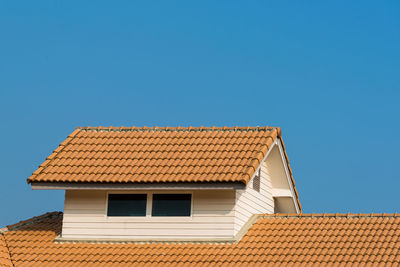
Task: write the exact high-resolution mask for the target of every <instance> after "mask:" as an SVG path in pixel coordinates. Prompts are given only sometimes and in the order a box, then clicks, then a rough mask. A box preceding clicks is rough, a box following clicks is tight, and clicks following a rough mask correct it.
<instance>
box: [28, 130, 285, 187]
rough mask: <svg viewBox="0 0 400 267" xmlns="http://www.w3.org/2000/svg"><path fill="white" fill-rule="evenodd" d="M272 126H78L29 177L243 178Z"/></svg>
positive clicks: (269, 139) (264, 149)
mask: <svg viewBox="0 0 400 267" xmlns="http://www.w3.org/2000/svg"><path fill="white" fill-rule="evenodd" d="M279 135H280V129H279V128H272V127H246V128H243V127H223V128H218V127H200V128H194V127H187V128H182V127H177V128H170V127H167V128H158V127H154V128H147V127H146V128H137V127H120V128H114V127H107V128H103V127H97V128H91V127H86V128H77V129H76V130H75V131H74V132H73V133H72V134H71V135H69V136H68V138H67V139H66V140H65V141H64V142H62V143H61V144H60V146H59V147H58V148H57V149H56V150H55V151H54V152H53V154H51V155H50V156H49V157H48V158H47V160H46V161H45V162H44V163H43V164H42V165H40V167H39V168H38V169H37V170H36V171H35V172H34V173H33V174H32V176H31V177H29V178H28V182H96V183H99V182H101V183H148V182H151V183H154V182H241V183H247V182H248V181H249V180H250V178H251V177H252V175H253V174H254V171H255V169H256V168H257V167H258V165H259V164H260V161H261V160H262V159H263V157H264V156H265V154H266V153H267V151H268V149H269V147H270V146H271V145H272V143H273V142H274V140H275V139H276V138H277V137H278V136H279Z"/></svg>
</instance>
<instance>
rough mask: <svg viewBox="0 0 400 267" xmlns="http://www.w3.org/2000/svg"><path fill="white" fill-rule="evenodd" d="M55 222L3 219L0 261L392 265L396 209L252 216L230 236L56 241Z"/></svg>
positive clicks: (52, 217) (396, 260)
mask: <svg viewBox="0 0 400 267" xmlns="http://www.w3.org/2000/svg"><path fill="white" fill-rule="evenodd" d="M61 223H62V213H60V212H53V213H47V214H44V215H42V216H38V217H34V218H32V219H29V220H26V221H23V222H20V223H17V224H14V225H11V226H8V227H7V228H6V229H5V230H4V231H3V233H0V266H160V265H165V266H189V265H190V266H192V265H193V266H204V265H206V266H314V265H318V266H368V265H371V266H399V265H400V238H399V237H400V215H399V214H312V215H310V214H300V215H293V214H273V215H267V214H265V215H259V217H258V220H257V221H256V222H255V224H254V225H253V226H252V227H251V228H250V229H249V230H248V232H247V233H246V235H245V236H244V237H243V238H242V239H241V240H240V241H238V242H236V243H209V242H204V243H183V242H182V243H179V242H178V243H173V242H167V243H163V242H159V243H132V242H131V243H129V242H121V243H107V242H99V243H85V242H70V243H68V242H65V243H59V242H56V241H55V237H56V236H58V235H59V234H60V233H61ZM370 225H373V226H374V229H376V230H375V232H374V234H373V235H369V233H367V232H365V231H361V230H360V229H364V228H365V226H370ZM310 230H313V234H312V237H310V234H309V232H310ZM266 236H268V238H266ZM355 237H359V238H355ZM10 255H11V257H10Z"/></svg>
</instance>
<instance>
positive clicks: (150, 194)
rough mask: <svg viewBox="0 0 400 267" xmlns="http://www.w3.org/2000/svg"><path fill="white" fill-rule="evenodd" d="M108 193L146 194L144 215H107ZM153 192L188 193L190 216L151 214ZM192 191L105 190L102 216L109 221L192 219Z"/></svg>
mask: <svg viewBox="0 0 400 267" xmlns="http://www.w3.org/2000/svg"><path fill="white" fill-rule="evenodd" d="M110 194H129V195H131V194H147V202H146V216H108V215H107V211H108V195H110ZM154 194H171V195H175V194H190V216H152V215H151V213H152V209H153V195H154ZM193 195H194V194H193V191H159V190H157V191H151V192H148V191H146V192H143V191H107V193H106V203H105V210H104V216H105V217H106V219H107V220H109V221H129V222H134V221H138V222H140V221H142V222H145V221H166V220H168V219H172V220H174V221H177V220H182V221H185V220H192V218H193Z"/></svg>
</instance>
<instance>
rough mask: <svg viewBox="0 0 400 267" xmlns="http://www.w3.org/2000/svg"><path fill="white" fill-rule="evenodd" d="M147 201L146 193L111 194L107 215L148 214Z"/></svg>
mask: <svg viewBox="0 0 400 267" xmlns="http://www.w3.org/2000/svg"><path fill="white" fill-rule="evenodd" d="M146 202H147V195H146V194H110V195H108V210H107V216H146Z"/></svg>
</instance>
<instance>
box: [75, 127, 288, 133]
mask: <svg viewBox="0 0 400 267" xmlns="http://www.w3.org/2000/svg"><path fill="white" fill-rule="evenodd" d="M76 130H80V131H103V132H107V131H108V132H123V131H127V132H129V131H132V132H134V131H137V132H146V131H148V132H155V131H160V132H187V131H189V132H196V131H197V132H212V131H244V132H248V131H272V130H278V132H279V134H280V128H279V127H271V126H247V127H241V126H229V127H227V126H225V127H216V126H210V127H205V126H200V127H191V126H188V127H181V126H177V127H157V126H154V127H146V126H143V127H135V126H132V127H125V126H122V127H112V126H110V127H101V126H99V127H90V126H88V127H76Z"/></svg>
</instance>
